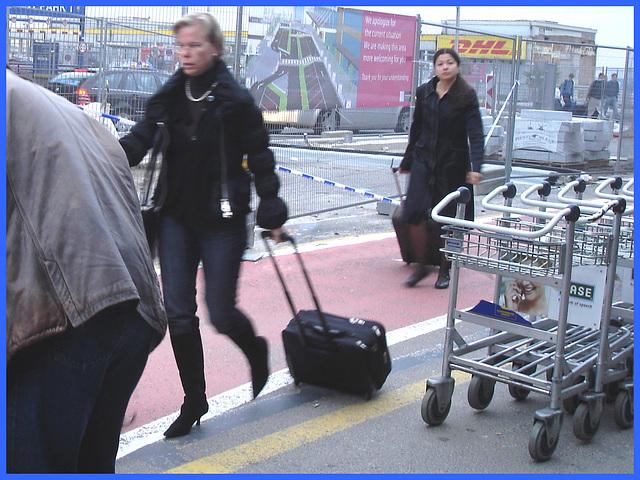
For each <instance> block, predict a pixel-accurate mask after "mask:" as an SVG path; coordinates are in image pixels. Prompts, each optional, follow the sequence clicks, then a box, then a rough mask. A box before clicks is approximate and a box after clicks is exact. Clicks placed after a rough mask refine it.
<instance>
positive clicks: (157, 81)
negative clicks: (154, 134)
mask: <svg viewBox="0 0 640 480" xmlns="http://www.w3.org/2000/svg"><path fill="white" fill-rule="evenodd" d="M170 77H171V75H169V74H167V73H164V72H161V71H159V70H153V69H137V68H115V69H109V70H103V71H102V72H99V73H96V74H95V75H93V76H91V77H89V78H87V79H86V80H85V81H84V82H82V83H81V84H80V86H79V87H78V91H77V94H78V100H77V104H78V105H87V104H89V103H92V102H103V101H105V98H106V101H107V103H109V104H111V114H112V115H115V116H117V117H120V118H125V119H129V120H133V121H138V120H141V119H142V117H143V116H144V112H145V108H146V104H147V100H149V98H150V97H151V96H152V95H153V94H154V93H155V92H156V91H157V90H158V89H159V88H160V87H161V86H162V85H163V84H164V83H165V82H166V81H167V80H168V79H169V78H170ZM107 87H108V89H107Z"/></svg>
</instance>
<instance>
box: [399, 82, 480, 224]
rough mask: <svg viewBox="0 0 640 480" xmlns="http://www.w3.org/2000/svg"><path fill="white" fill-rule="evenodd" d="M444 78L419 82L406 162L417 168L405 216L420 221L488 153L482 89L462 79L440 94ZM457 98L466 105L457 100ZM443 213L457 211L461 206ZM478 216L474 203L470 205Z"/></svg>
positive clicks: (408, 166)
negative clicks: (480, 98)
mask: <svg viewBox="0 0 640 480" xmlns="http://www.w3.org/2000/svg"><path fill="white" fill-rule="evenodd" d="M437 83H438V78H437V77H434V78H433V79H431V80H430V81H429V82H428V83H425V84H423V85H421V86H420V87H418V90H417V92H416V97H417V98H416V108H415V112H414V115H413V122H412V124H411V130H410V132H409V144H408V145H407V149H406V151H405V154H404V158H403V160H402V163H401V164H400V167H401V168H402V169H403V170H409V171H411V176H410V179H409V188H408V190H407V198H406V200H405V202H404V208H403V220H404V221H405V222H407V223H412V224H418V223H420V222H421V221H422V220H424V219H427V218H429V215H430V213H431V209H432V208H433V207H434V206H435V205H436V204H437V203H438V202H439V201H440V200H442V198H444V197H445V196H446V195H447V194H449V193H450V192H453V191H454V190H456V189H457V188H458V187H460V186H463V185H464V186H466V187H467V188H469V189H470V190H471V193H472V194H473V189H472V186H471V185H469V184H467V183H466V175H467V172H470V171H474V172H479V171H480V169H481V167H482V161H483V157H484V132H483V129H482V118H481V116H480V109H479V107H478V98H477V95H476V93H475V92H474V91H473V89H471V88H470V87H469V86H468V85H466V82H465V83H463V82H461V81H460V79H456V81H455V82H454V84H453V85H452V86H451V88H450V89H449V91H448V92H447V93H446V94H445V95H444V96H443V97H442V98H439V97H438V94H437V92H436V85H437ZM456 99H458V100H459V101H460V106H458V105H456ZM449 207H450V208H447V209H445V210H444V211H443V212H442V213H443V214H444V215H447V216H455V205H450V206H449ZM465 217H466V218H467V219H473V202H469V204H468V205H467V207H466V215H465Z"/></svg>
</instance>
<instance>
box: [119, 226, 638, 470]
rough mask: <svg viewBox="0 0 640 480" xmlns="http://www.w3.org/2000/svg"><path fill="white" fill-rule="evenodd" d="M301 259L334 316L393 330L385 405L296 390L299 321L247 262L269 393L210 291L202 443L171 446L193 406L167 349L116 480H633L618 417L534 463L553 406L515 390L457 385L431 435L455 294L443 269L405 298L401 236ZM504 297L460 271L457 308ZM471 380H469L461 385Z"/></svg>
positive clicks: (147, 387) (351, 243) (133, 411)
mask: <svg viewBox="0 0 640 480" xmlns="http://www.w3.org/2000/svg"><path fill="white" fill-rule="evenodd" d="M294 230H295V229H290V231H291V233H293V234H294V235H295V231H294ZM300 250H301V251H302V253H303V258H304V260H305V263H306V265H307V268H308V270H309V272H310V275H311V278H312V280H313V282H314V287H315V289H316V291H317V293H318V295H319V297H320V302H321V305H322V307H323V309H324V310H326V311H327V312H330V313H334V314H338V315H344V316H355V317H360V318H365V319H373V320H377V321H380V322H382V323H383V324H384V325H385V327H386V329H387V332H388V339H389V343H390V345H391V346H390V349H391V355H392V359H393V370H392V372H391V374H390V376H389V379H388V380H387V383H386V384H385V386H383V388H382V390H381V391H380V392H379V393H378V395H377V396H376V397H375V398H374V400H373V401H371V402H368V403H367V402H365V401H364V400H363V399H361V398H359V397H356V396H351V395H345V394H340V393H337V392H332V391H329V390H326V389H322V388H319V387H313V386H309V385H301V386H297V387H296V386H294V385H293V384H292V380H291V377H290V376H288V373H287V370H286V362H285V358H284V350H283V348H282V340H281V337H280V333H281V331H282V329H283V328H284V327H285V325H286V324H287V323H288V321H289V320H290V318H291V317H292V313H291V311H290V309H289V307H288V305H287V303H286V299H285V297H284V294H283V292H282V289H281V286H280V284H279V282H278V279H277V277H276V275H275V272H274V269H273V265H272V264H271V261H270V260H269V259H268V258H263V259H261V260H259V261H256V262H244V263H243V267H242V273H241V280H240V287H239V297H238V299H239V307H240V308H241V309H243V310H244V311H245V312H246V313H247V314H248V315H249V317H250V318H252V319H253V320H254V322H255V325H256V330H257V332H258V333H259V334H260V335H264V336H265V337H267V339H268V340H269V343H270V355H271V371H272V372H273V373H272V375H271V378H270V380H269V382H268V384H267V386H266V387H265V390H264V393H262V394H261V395H260V396H259V397H258V398H257V399H256V400H254V401H250V399H251V395H250V392H251V389H250V386H249V383H248V382H249V380H250V376H249V370H248V367H247V365H246V361H245V359H244V357H243V356H242V354H241V353H240V351H239V350H238V349H237V348H236V347H235V345H233V343H232V342H231V341H230V340H228V339H227V338H226V337H225V336H223V335H219V334H218V333H217V332H215V330H214V329H213V328H212V327H211V325H210V324H209V322H208V320H207V314H206V308H205V307H203V305H204V303H203V298H202V296H201V294H199V296H198V305H199V306H201V311H199V312H198V314H199V315H200V318H201V328H202V333H203V343H204V346H205V366H206V372H205V375H206V381H207V394H208V397H209V403H210V406H211V411H210V412H209V413H208V414H207V415H206V416H205V417H203V419H202V425H201V426H200V427H194V429H193V431H192V433H191V434H190V435H188V436H186V437H182V438H178V439H172V440H165V439H164V437H163V436H162V432H163V431H164V430H165V429H166V428H167V427H168V425H169V424H170V423H171V422H172V421H173V419H175V417H176V416H177V413H178V410H179V408H180V405H181V403H182V395H183V394H182V391H181V387H180V381H179V378H178V372H177V369H176V367H175V362H174V360H173V354H172V352H171V347H170V343H169V338H168V337H167V338H165V340H163V342H162V343H161V345H160V346H159V347H158V348H157V349H156V350H155V351H154V352H153V353H152V354H151V356H150V358H149V362H148V365H147V368H146V370H145V372H144V374H143V376H142V379H141V381H140V384H139V385H138V388H137V389H136V391H135V392H134V395H133V397H132V399H131V402H130V406H129V410H128V413H127V419H126V422H127V424H126V425H125V427H124V428H123V434H122V437H121V445H120V451H119V456H118V462H117V464H116V471H117V472H118V473H160V472H168V471H172V472H175V473H179V472H201V473H214V472H219V473H230V472H238V473H436V472H441V473H481V472H483V473H499V472H503V473H524V472H531V473H577V472H589V473H614V472H616V473H632V472H633V429H630V430H624V431H622V430H620V429H619V428H618V427H617V426H616V425H615V424H614V422H613V419H612V415H611V412H610V411H608V412H607V413H606V414H605V419H604V420H603V425H602V426H601V430H602V431H601V432H599V433H598V435H597V436H596V439H595V440H594V441H593V442H592V443H591V444H589V445H583V444H582V443H581V442H579V441H578V440H577V439H576V438H575V437H574V436H573V435H572V434H571V421H570V420H571V419H570V417H568V419H567V420H565V426H564V428H563V433H562V438H561V440H560V445H559V447H558V450H557V452H556V454H555V456H554V457H553V458H552V460H551V461H549V462H546V463H544V464H536V463H535V462H533V460H531V458H530V457H529V454H528V452H527V436H528V432H529V429H530V427H531V424H532V418H533V412H534V411H535V410H536V409H538V408H542V407H543V406H545V405H546V404H548V398H545V397H543V396H537V395H535V396H531V398H529V399H528V400H527V401H526V402H518V403H514V401H513V399H511V397H510V396H509V394H508V393H506V390H507V389H506V386H505V388H498V387H496V396H495V398H494V401H493V403H492V406H491V407H490V408H488V409H487V411H485V412H475V411H473V410H472V409H471V408H470V407H469V406H468V405H465V404H466V398H465V397H466V394H465V391H466V389H465V388H456V391H455V394H454V399H453V406H452V412H451V414H450V416H449V417H448V419H447V421H446V422H445V423H444V424H443V425H441V426H440V427H427V426H426V424H424V422H423V421H422V419H421V418H420V413H419V411H420V401H421V399H422V395H423V394H424V383H425V380H426V379H427V378H429V377H431V376H437V375H439V374H440V369H441V365H442V342H443V341H444V330H443V328H442V327H443V326H444V320H445V318H446V311H447V305H448V301H449V291H448V290H436V289H435V288H434V282H435V278H436V276H437V269H434V270H433V271H432V273H431V274H430V275H429V276H428V277H427V278H426V279H425V280H423V281H422V282H421V283H420V284H418V286H416V287H415V288H413V289H409V288H406V287H405V286H404V285H403V280H404V279H405V278H406V277H407V276H408V275H409V274H410V272H411V267H410V266H408V265H406V264H405V263H404V262H402V260H401V258H400V252H399V249H398V245H397V240H396V238H395V235H394V234H393V232H392V231H389V232H384V233H381V234H366V235H361V236H358V237H352V238H347V239H342V240H339V241H334V240H324V241H321V242H313V243H309V244H304V245H301V247H300ZM291 252H292V249H291V248H288V247H287V248H278V249H277V254H278V255H277V261H279V264H280V267H281V268H282V271H283V273H284V275H285V277H286V278H287V279H289V280H290V288H291V291H292V295H293V298H294V301H295V302H296V308H297V309H303V308H313V306H312V303H311V299H310V296H309V294H308V291H307V289H306V287H305V284H304V280H303V276H302V274H301V273H300V271H299V268H298V265H297V262H296V259H295V258H294V257H293V255H290V253H291ZM198 281H199V282H202V277H201V276H200V277H199V279H198ZM199 291H201V290H199ZM492 296H493V279H492V277H490V276H489V275H485V274H483V273H480V272H475V271H470V270H462V271H461V281H460V291H459V296H458V305H457V306H458V308H467V307H471V306H474V305H475V304H476V303H477V302H478V301H479V300H481V299H491V298H492ZM469 328H471V330H472V331H473V329H474V328H475V327H472V326H470V327H469ZM479 334H480V333H479ZM467 381H468V378H465V377H464V376H461V377H460V378H458V380H457V384H464V383H465V382H467ZM493 404H495V408H494V405H493ZM608 408H610V407H608Z"/></svg>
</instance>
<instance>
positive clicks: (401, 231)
mask: <svg viewBox="0 0 640 480" xmlns="http://www.w3.org/2000/svg"><path fill="white" fill-rule="evenodd" d="M391 172H392V174H393V178H394V180H395V182H396V187H397V188H398V195H399V196H400V205H398V206H397V207H396V209H395V210H394V211H393V214H392V215H391V223H392V224H393V229H394V230H395V232H396V238H397V239H398V246H399V247H400V255H401V256H402V261H403V262H405V263H406V264H407V265H409V264H411V263H414V262H415V261H416V258H415V253H414V252H413V247H412V246H411V241H410V238H409V225H408V224H407V223H405V222H403V221H402V209H403V207H404V194H403V193H402V188H401V187H400V181H399V180H398V168H397V167H391ZM429 224H430V226H433V227H435V225H433V220H431V219H430V220H429ZM436 240H437V241H439V240H440V237H439V235H436ZM425 248H426V249H427V262H426V264H427V265H436V266H439V265H440V250H439V245H438V244H437V243H436V244H433V245H425Z"/></svg>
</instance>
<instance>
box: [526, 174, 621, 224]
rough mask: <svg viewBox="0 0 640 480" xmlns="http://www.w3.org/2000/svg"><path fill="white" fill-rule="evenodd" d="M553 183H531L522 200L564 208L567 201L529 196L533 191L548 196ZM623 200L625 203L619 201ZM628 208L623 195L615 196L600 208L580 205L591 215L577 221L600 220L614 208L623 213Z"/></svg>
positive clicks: (528, 203)
mask: <svg viewBox="0 0 640 480" xmlns="http://www.w3.org/2000/svg"><path fill="white" fill-rule="evenodd" d="M550 190H551V185H550V184H549V183H548V182H542V183H537V184H535V185H531V186H530V187H529V188H527V189H526V190H525V191H524V192H522V194H521V195H520V200H522V203H524V204H525V205H531V206H533V207H548V208H564V207H566V206H567V204H566V203H555V202H549V201H546V200H536V199H533V198H529V195H531V194H533V192H536V191H537V192H538V195H540V196H541V197H547V196H548V195H549V193H550ZM619 200H622V201H623V202H624V204H622V203H621V202H619ZM619 205H622V211H621V212H618V211H617V210H615V207H617V206H619ZM625 209H626V201H625V199H624V198H622V197H614V200H609V201H607V202H605V203H604V204H603V205H601V206H600V207H599V208H595V207H585V206H582V207H580V213H583V214H590V216H589V217H580V219H579V220H578V221H577V222H576V223H580V224H582V223H587V222H593V221H595V220H598V219H599V218H601V217H602V216H603V215H605V214H607V213H608V212H609V211H611V210H614V212H615V213H623V212H624V211H625Z"/></svg>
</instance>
